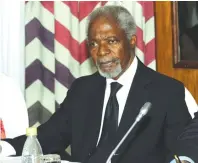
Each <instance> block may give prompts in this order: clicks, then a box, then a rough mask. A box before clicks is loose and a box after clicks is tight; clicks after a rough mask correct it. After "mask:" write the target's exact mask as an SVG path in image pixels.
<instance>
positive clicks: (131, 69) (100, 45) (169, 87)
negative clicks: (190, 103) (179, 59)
mask: <svg viewBox="0 0 198 163" xmlns="http://www.w3.org/2000/svg"><path fill="white" fill-rule="evenodd" d="M88 20H89V21H88V26H87V37H88V38H87V40H88V51H89V53H90V55H91V57H92V58H93V61H94V63H95V64H96V67H97V69H98V72H96V73H95V74H93V75H90V76H85V77H81V78H79V79H77V80H75V81H74V83H73V84H72V86H71V88H70V90H69V91H68V94H67V97H66V98H65V100H64V101H63V103H62V105H61V108H60V109H59V110H58V111H57V112H56V113H55V114H54V115H53V116H52V117H51V118H50V120H49V121H48V122H46V123H45V124H43V125H41V126H40V127H39V128H38V139H39V141H40V143H41V146H42V149H43V152H44V153H45V154H47V153H58V154H60V155H61V157H62V159H68V157H66V155H65V153H64V150H65V148H66V147H67V146H68V145H71V158H72V160H73V161H78V162H90V163H97V162H98V163H99V162H100V163H101V162H102V163H103V162H106V160H107V158H108V156H109V155H110V153H111V151H112V150H113V149H114V147H115V146H116V145H117V143H118V142H119V141H120V139H121V138H122V137H123V136H124V134H125V133H126V132H127V131H128V129H129V127H130V126H131V125H132V124H133V123H134V121H135V119H136V117H137V115H138V114H139V112H140V108H141V107H142V106H143V105H144V104H145V103H146V102H150V103H151V104H152V108H151V110H150V111H149V112H148V114H147V115H146V116H145V117H144V118H143V119H142V121H140V123H138V124H137V126H136V127H135V128H134V130H133V131H132V132H131V133H130V134H129V136H128V137H127V139H126V140H125V141H124V143H123V144H122V145H121V147H120V148H119V149H118V151H117V153H116V154H115V155H114V156H113V157H112V159H111V162H120V163H128V162H135V163H145V162H149V163H151V162H152V163H162V162H165V161H166V160H172V159H173V154H174V153H172V152H171V150H172V149H174V142H175V141H176V139H177V136H178V135H179V134H180V133H181V132H182V130H183V128H184V127H185V126H186V125H187V124H188V122H189V121H190V120H191V117H190V114H189V112H188V109H187V106H186V103H185V95H184V86H183V84H182V83H181V82H179V81H176V80H174V79H172V78H169V77H166V76H164V75H161V74H159V73H157V72H155V71H153V70H151V69H149V68H147V67H146V66H144V65H143V64H142V63H141V62H140V61H139V59H138V58H137V57H136V56H135V46H136V39H137V38H136V24H135V22H134V19H133V17H132V16H131V14H130V13H129V12H128V11H127V10H126V9H125V8H123V7H120V6H105V7H101V8H98V9H96V10H95V11H94V12H92V13H91V15H90V16H89V19H88ZM7 141H8V142H9V143H10V144H11V145H12V146H13V147H14V148H15V150H16V153H17V155H20V154H21V151H22V147H23V144H24V141H25V136H21V137H17V138H15V139H10V140H7Z"/></svg>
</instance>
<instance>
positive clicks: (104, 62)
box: [96, 58, 120, 65]
mask: <svg viewBox="0 0 198 163" xmlns="http://www.w3.org/2000/svg"><path fill="white" fill-rule="evenodd" d="M96 62H97V64H98V65H101V64H107V63H110V62H115V63H119V62H120V59H119V58H98V59H97V61H96Z"/></svg>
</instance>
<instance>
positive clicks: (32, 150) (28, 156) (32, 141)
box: [22, 127, 43, 163]
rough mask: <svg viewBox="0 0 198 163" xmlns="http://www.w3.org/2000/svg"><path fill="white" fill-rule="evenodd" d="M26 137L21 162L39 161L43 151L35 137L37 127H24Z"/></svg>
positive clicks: (31, 162) (35, 162) (32, 162)
mask: <svg viewBox="0 0 198 163" xmlns="http://www.w3.org/2000/svg"><path fill="white" fill-rule="evenodd" d="M26 136H27V139H26V141H25V144H24V147H23V151H22V163H41V161H40V160H41V159H40V158H41V157H42V156H43V151H42V148H41V145H40V143H39V141H38V139H37V128H35V127H31V128H27V129H26Z"/></svg>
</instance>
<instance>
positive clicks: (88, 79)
mask: <svg viewBox="0 0 198 163" xmlns="http://www.w3.org/2000/svg"><path fill="white" fill-rule="evenodd" d="M102 80H104V78H103V77H102V76H100V75H99V73H98V72H95V73H94V74H91V75H86V76H81V77H79V78H77V79H75V80H74V82H73V83H72V85H71V87H72V88H74V87H75V88H77V87H80V88H85V87H91V86H94V85H95V84H96V83H98V82H100V81H102Z"/></svg>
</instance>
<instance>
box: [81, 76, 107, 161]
mask: <svg viewBox="0 0 198 163" xmlns="http://www.w3.org/2000/svg"><path fill="white" fill-rule="evenodd" d="M90 84H93V85H94V86H93V87H92V90H91V92H90V95H91V97H90V99H89V100H90V105H91V106H89V107H88V109H87V113H86V120H85V126H86V128H85V130H84V138H83V140H84V147H83V150H82V157H84V156H86V155H87V153H89V155H91V153H92V152H94V151H95V148H96V143H97V140H98V136H99V131H100V125H101V117H102V109H103V102H104V94H105V88H106V79H105V78H103V77H101V76H100V75H99V74H97V75H96V79H95V80H94V82H93V83H90ZM94 94H95V96H94ZM84 159H86V158H84Z"/></svg>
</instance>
